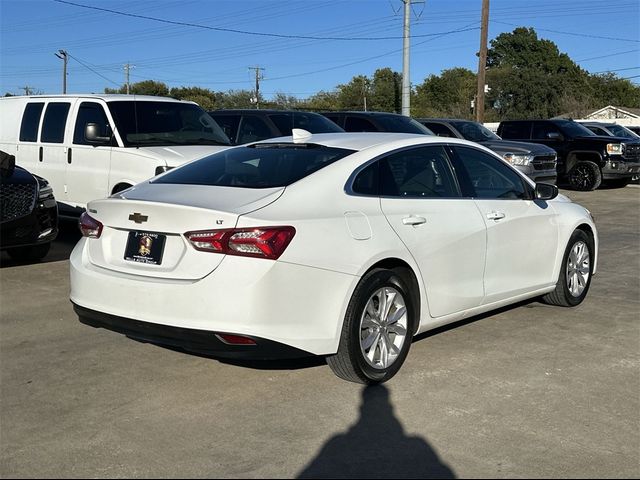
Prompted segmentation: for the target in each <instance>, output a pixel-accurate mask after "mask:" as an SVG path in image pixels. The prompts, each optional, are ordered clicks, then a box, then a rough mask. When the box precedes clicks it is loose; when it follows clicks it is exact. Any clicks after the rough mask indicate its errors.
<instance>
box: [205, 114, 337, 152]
mask: <svg viewBox="0 0 640 480" xmlns="http://www.w3.org/2000/svg"><path fill="white" fill-rule="evenodd" d="M207 113H208V114H209V115H210V116H211V117H212V118H213V119H214V120H215V121H216V123H217V124H218V125H220V128H222V130H224V133H226V134H227V137H229V139H230V140H231V143H233V144H234V145H242V144H244V143H249V142H258V141H260V140H266V139H267V138H276V137H286V136H289V135H291V129H292V128H301V129H303V130H306V131H308V132H310V133H335V132H344V130H342V129H341V128H340V127H338V126H337V125H335V124H334V123H333V122H331V121H329V120H327V119H326V118H325V117H323V116H322V115H320V114H318V113H313V112H301V111H297V110H257V109H256V110H250V109H228V110H212V111H209V112H207Z"/></svg>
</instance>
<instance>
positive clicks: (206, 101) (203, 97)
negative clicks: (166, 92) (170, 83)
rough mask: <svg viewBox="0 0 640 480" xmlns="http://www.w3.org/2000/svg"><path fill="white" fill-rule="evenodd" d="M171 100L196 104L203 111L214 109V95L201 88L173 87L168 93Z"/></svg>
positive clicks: (210, 91)
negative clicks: (175, 99)
mask: <svg viewBox="0 0 640 480" xmlns="http://www.w3.org/2000/svg"><path fill="white" fill-rule="evenodd" d="M170 94H171V96H172V97H173V98H177V99H178V100H189V101H192V102H196V103H197V104H198V105H200V106H201V107H202V108H204V109H205V110H213V109H215V108H216V103H217V102H216V93H215V92H214V91H212V90H209V89H207V88H201V87H174V88H172V89H171V92H170Z"/></svg>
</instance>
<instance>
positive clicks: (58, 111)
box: [40, 103, 71, 143]
mask: <svg viewBox="0 0 640 480" xmlns="http://www.w3.org/2000/svg"><path fill="white" fill-rule="evenodd" d="M70 106H71V104H70V103H50V104H49V105H47V110H46V111H45V113H44V121H43V123H42V135H41V136H40V141H41V142H47V143H62V142H63V141H64V129H65V127H66V126H67V116H68V115H69V107H70Z"/></svg>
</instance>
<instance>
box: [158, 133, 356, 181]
mask: <svg viewBox="0 0 640 480" xmlns="http://www.w3.org/2000/svg"><path fill="white" fill-rule="evenodd" d="M351 153H353V151H352V150H346V149H342V148H330V147H323V146H319V145H311V144H289V143H287V144H281V143H277V144H276V143H274V144H269V143H264V144H258V145H252V146H250V147H237V148H232V149H229V150H224V151H222V152H219V153H215V154H213V155H209V156H208V157H205V158H202V159H200V160H197V161H195V162H191V163H189V164H186V165H184V166H182V167H178V168H176V169H174V170H171V171H169V172H168V173H166V174H165V175H163V176H161V177H160V178H158V179H156V180H153V183H171V184H181V185H210V186H220V187H241V188H274V187H285V186H287V185H290V184H292V183H294V182H297V181H298V180H300V179H302V178H304V177H306V176H308V175H311V174H312V173H314V172H316V171H318V170H320V169H321V168H324V167H326V166H327V165H330V164H332V163H333V162H335V161H337V160H339V159H341V158H343V157H346V156H347V155H350V154H351Z"/></svg>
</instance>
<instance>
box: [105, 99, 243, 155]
mask: <svg viewBox="0 0 640 480" xmlns="http://www.w3.org/2000/svg"><path fill="white" fill-rule="evenodd" d="M108 105H109V110H110V111H111V116H112V117H113V121H114V122H115V128H116V129H117V130H118V132H119V133H120V137H121V138H122V141H123V143H124V145H125V146H126V147H151V146H154V147H159V146H168V145H231V142H230V141H229V138H227V136H226V135H225V134H224V132H223V131H222V129H221V128H220V127H219V126H218V124H217V123H216V122H215V120H214V119H213V118H211V117H210V116H209V114H208V113H207V112H205V111H204V110H203V109H202V108H201V107H199V106H198V105H196V104H193V103H186V102H185V103H183V102H154V101H136V100H118V101H115V102H109V103H108Z"/></svg>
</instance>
